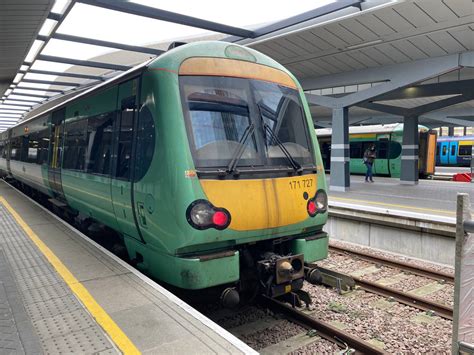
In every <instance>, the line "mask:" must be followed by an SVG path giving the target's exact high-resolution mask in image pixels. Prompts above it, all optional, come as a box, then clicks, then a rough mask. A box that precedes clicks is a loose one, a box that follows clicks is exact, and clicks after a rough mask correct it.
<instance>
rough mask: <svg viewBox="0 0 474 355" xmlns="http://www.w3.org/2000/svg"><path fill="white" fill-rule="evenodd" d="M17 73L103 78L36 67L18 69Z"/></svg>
mask: <svg viewBox="0 0 474 355" xmlns="http://www.w3.org/2000/svg"><path fill="white" fill-rule="evenodd" d="M19 73H24V74H27V73H29V74H43V75H56V76H67V77H70V78H78V79H91V80H105V79H104V78H103V77H101V76H98V75H88V74H77V73H67V72H56V71H48V70H38V69H28V70H20V71H19Z"/></svg>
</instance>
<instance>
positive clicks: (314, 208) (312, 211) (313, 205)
mask: <svg viewBox="0 0 474 355" xmlns="http://www.w3.org/2000/svg"><path fill="white" fill-rule="evenodd" d="M307 209H308V214H309V215H310V216H311V217H314V216H316V212H317V211H318V208H317V206H316V202H314V200H309V201H308V205H307Z"/></svg>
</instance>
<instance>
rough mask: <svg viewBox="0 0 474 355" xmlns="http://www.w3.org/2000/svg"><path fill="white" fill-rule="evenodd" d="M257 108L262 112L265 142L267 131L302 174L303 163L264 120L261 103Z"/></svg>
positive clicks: (296, 169)
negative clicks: (296, 158)
mask: <svg viewBox="0 0 474 355" xmlns="http://www.w3.org/2000/svg"><path fill="white" fill-rule="evenodd" d="M257 108H258V113H259V114H260V120H261V122H262V124H263V139H264V140H265V144H266V142H267V137H266V132H268V133H270V136H271V137H272V139H273V140H274V141H275V142H276V143H277V144H278V146H279V147H280V149H281V150H282V152H283V154H285V156H286V159H288V161H289V162H290V164H291V166H292V168H293V170H294V171H296V172H297V173H298V174H301V173H302V172H303V170H304V169H303V168H302V167H301V165H300V164H299V163H298V162H297V161H296V160H295V159H294V158H293V157H292V156H291V154H290V152H289V151H288V150H287V149H286V148H285V146H284V145H283V143H282V142H281V141H280V139H279V138H278V137H277V135H276V134H275V132H273V130H272V129H271V128H270V126H269V125H267V124H266V122H265V121H264V119H263V112H262V108H261V107H260V104H257Z"/></svg>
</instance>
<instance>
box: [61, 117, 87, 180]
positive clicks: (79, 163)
mask: <svg viewBox="0 0 474 355" xmlns="http://www.w3.org/2000/svg"><path fill="white" fill-rule="evenodd" d="M86 130H87V120H84V119H83V120H80V121H74V122H68V123H66V132H65V139H64V158H63V169H70V170H77V171H84V170H85V161H86V149H87V140H86V138H87V137H86Z"/></svg>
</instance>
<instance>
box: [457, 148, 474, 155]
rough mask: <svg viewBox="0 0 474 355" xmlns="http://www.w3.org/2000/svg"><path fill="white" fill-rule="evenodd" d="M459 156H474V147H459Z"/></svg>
mask: <svg viewBox="0 0 474 355" xmlns="http://www.w3.org/2000/svg"><path fill="white" fill-rule="evenodd" d="M459 155H463V156H464V155H467V156H470V155H472V145H460V146H459Z"/></svg>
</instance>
